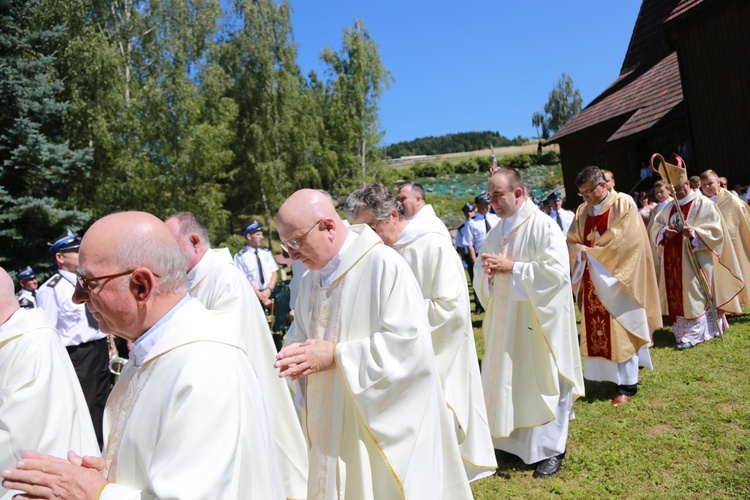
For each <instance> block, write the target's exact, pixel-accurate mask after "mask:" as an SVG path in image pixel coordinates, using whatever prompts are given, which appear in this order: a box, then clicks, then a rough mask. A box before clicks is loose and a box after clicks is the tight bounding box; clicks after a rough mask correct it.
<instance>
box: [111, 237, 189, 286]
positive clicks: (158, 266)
mask: <svg viewBox="0 0 750 500" xmlns="http://www.w3.org/2000/svg"><path fill="white" fill-rule="evenodd" d="M129 231H130V235H129V237H127V238H123V239H122V240H121V241H120V244H119V246H118V248H117V254H116V255H117V259H118V262H120V263H121V264H122V266H123V267H124V268H125V269H137V268H139V267H145V268H148V269H150V270H151V271H152V272H153V273H154V274H158V275H159V277H160V280H159V283H158V285H157V286H156V290H155V292H156V294H157V295H162V294H170V293H178V292H184V291H187V267H186V264H185V256H183V255H182V252H181V251H180V247H179V245H177V241H176V240H175V239H174V238H173V237H172V235H171V234H170V233H169V231H166V229H165V231H164V234H166V235H167V236H169V238H168V239H167V238H164V237H160V235H158V234H154V231H151V230H149V229H148V228H147V227H145V226H135V227H133V228H130V229H129ZM161 236H164V235H161Z"/></svg>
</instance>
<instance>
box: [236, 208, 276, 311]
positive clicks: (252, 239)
mask: <svg viewBox="0 0 750 500" xmlns="http://www.w3.org/2000/svg"><path fill="white" fill-rule="evenodd" d="M242 234H243V235H244V236H245V238H246V239H247V245H246V246H245V247H244V248H242V250H240V251H239V252H237V255H235V256H234V265H235V266H237V269H239V270H240V271H242V272H243V273H244V274H245V276H247V280H248V281H249V282H250V285H251V286H252V287H253V290H254V291H255V295H257V296H258V300H260V303H261V305H262V306H263V308H264V309H266V310H268V309H270V308H271V305H272V304H273V297H272V296H271V294H272V293H273V289H274V288H275V287H276V282H277V281H278V279H279V277H278V275H277V273H276V271H278V270H279V266H278V265H277V264H276V260H275V259H274V258H273V254H272V253H271V251H270V250H266V249H265V248H261V246H260V245H261V243H263V228H262V227H260V224H258V222H257V221H253V222H252V223H251V224H250V225H249V226H247V227H246V228H245V230H244V231H243V233H242Z"/></svg>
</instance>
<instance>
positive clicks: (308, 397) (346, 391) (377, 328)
mask: <svg viewBox="0 0 750 500" xmlns="http://www.w3.org/2000/svg"><path fill="white" fill-rule="evenodd" d="M376 224H377V223H374V224H373V225H376ZM276 227H277V228H278V231H279V237H280V238H281V240H282V242H283V243H282V246H283V247H284V248H285V249H286V250H287V252H289V256H290V257H291V258H292V259H294V260H299V261H301V262H302V263H303V264H305V266H306V267H307V269H309V271H308V272H307V273H305V275H304V276H303V277H302V280H301V282H300V290H299V297H298V298H297V303H296V314H295V320H294V323H292V327H291V328H290V330H289V331H288V332H287V334H286V336H285V337H284V340H285V343H286V344H287V345H286V346H285V347H284V348H283V349H282V350H281V351H280V352H279V354H278V355H277V361H276V367H277V368H279V370H280V375H281V376H282V377H289V378H290V379H292V380H295V381H299V385H300V387H299V390H298V391H296V393H297V396H298V398H299V401H300V403H301V404H302V405H303V406H304V410H305V415H306V424H307V425H306V429H305V430H306V432H307V437H308V441H309V443H310V452H309V465H310V466H309V471H310V472H309V482H308V491H307V495H308V498H357V499H362V500H368V499H379V498H451V499H454V498H455V499H462V498H471V489H470V488H469V483H468V481H467V479H466V476H465V474H464V473H463V466H462V464H461V456H460V454H459V451H458V443H457V442H456V440H455V437H454V436H453V435H452V434H453V422H452V421H451V420H450V418H449V414H448V411H447V410H446V407H445V399H444V397H443V391H442V389H441V387H440V379H439V375H438V370H437V366H436V363H435V357H434V355H433V352H432V345H431V340H430V329H429V324H428V322H427V311H426V310H425V304H424V300H423V298H422V294H421V292H420V290H419V285H418V284H417V282H416V280H415V278H414V275H413V274H412V272H411V270H410V269H409V266H408V265H407V264H406V262H405V261H404V260H403V259H402V258H401V257H400V256H399V255H398V254H397V253H396V252H395V251H394V250H392V249H390V248H388V247H387V246H385V245H383V242H382V241H381V239H380V238H379V237H378V235H377V234H375V232H374V231H373V230H372V229H371V228H370V227H369V226H368V225H366V224H359V225H354V226H352V227H351V228H347V227H346V226H345V225H344V222H343V221H342V220H341V218H340V217H339V215H338V214H337V213H336V210H335V209H334V207H333V205H332V204H331V203H330V202H329V201H328V199H327V198H326V196H325V195H324V194H322V193H320V192H318V191H315V190H311V189H303V190H300V191H297V192H295V193H294V194H292V196H290V197H289V199H287V200H286V201H285V202H284V204H283V205H282V206H281V208H280V209H279V212H278V215H277V217H276Z"/></svg>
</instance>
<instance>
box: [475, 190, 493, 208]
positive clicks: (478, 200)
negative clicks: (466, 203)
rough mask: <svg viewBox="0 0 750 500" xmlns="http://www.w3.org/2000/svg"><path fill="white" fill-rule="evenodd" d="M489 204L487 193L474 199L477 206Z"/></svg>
mask: <svg viewBox="0 0 750 500" xmlns="http://www.w3.org/2000/svg"><path fill="white" fill-rule="evenodd" d="M489 202H490V195H488V194H487V193H482V194H480V195H479V196H477V197H476V198H474V203H475V204H477V205H478V204H480V203H489Z"/></svg>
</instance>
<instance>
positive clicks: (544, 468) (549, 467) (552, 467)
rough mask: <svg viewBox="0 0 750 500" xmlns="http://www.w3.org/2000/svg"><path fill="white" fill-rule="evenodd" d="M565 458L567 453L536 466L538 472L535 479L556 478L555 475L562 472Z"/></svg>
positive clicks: (535, 473) (534, 475)
mask: <svg viewBox="0 0 750 500" xmlns="http://www.w3.org/2000/svg"><path fill="white" fill-rule="evenodd" d="M564 458H565V452H562V453H560V454H559V455H556V456H554V457H552V458H547V459H545V460H542V461H541V462H539V463H538V464H537V465H536V470H535V471H534V474H533V477H542V478H544V477H552V476H554V475H555V474H557V473H558V472H560V468H561V467H562V463H563V459H564Z"/></svg>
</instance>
